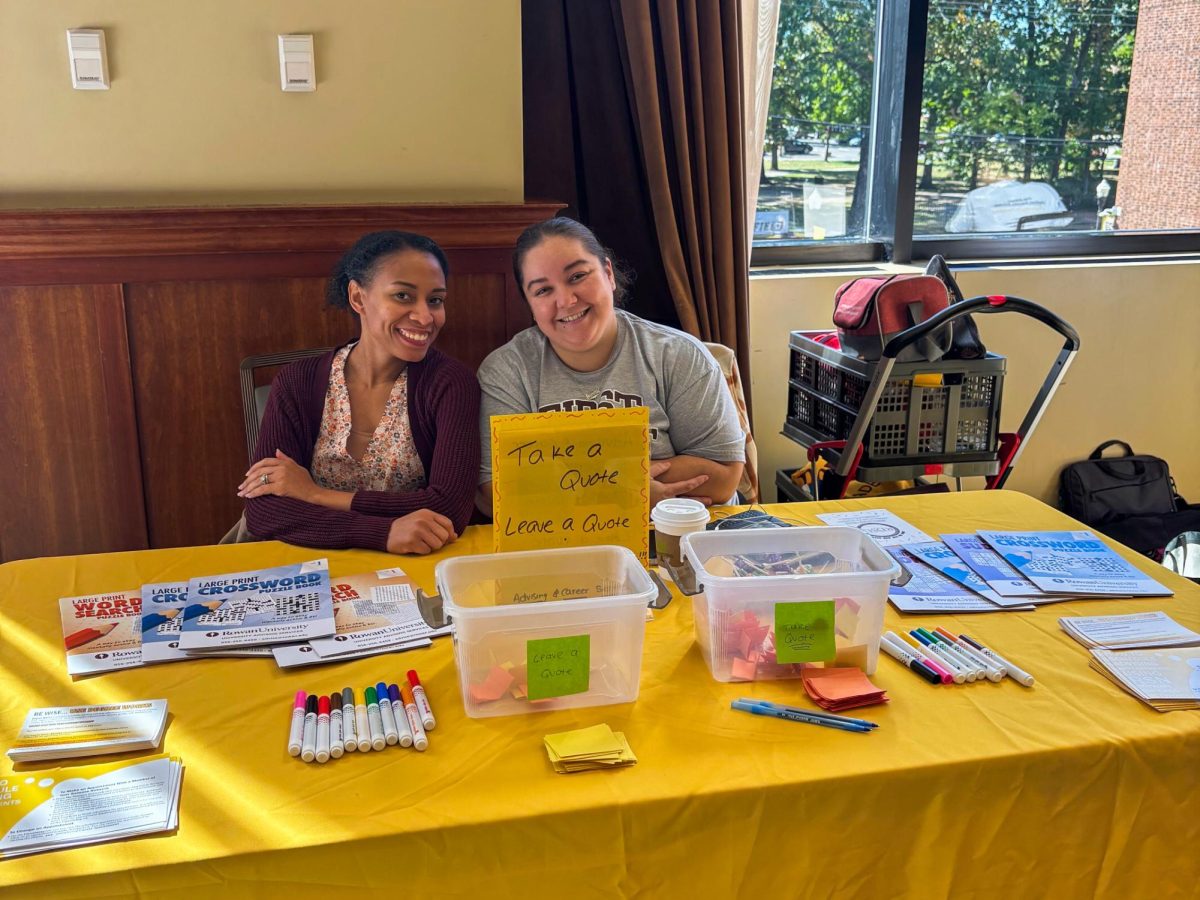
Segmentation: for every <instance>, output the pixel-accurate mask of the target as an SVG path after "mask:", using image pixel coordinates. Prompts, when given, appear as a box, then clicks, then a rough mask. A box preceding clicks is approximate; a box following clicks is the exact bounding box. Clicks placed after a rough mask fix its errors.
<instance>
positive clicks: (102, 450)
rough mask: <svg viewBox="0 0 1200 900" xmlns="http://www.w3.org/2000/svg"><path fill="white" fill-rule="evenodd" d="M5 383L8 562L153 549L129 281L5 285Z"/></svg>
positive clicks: (3, 551)
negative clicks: (133, 370) (127, 302)
mask: <svg viewBox="0 0 1200 900" xmlns="http://www.w3.org/2000/svg"><path fill="white" fill-rule="evenodd" d="M0 385H2V387H0V460H2V461H3V463H2V465H0V560H3V561H8V560H13V559H24V558H28V557H34V556H46V555H57V554H74V553H94V552H102V551H110V550H136V549H142V548H145V547H146V546H148V544H147V532H146V516H145V507H144V503H143V496H142V477H141V470H140V468H139V465H138V457H139V448H138V435H137V427H136V421H135V414H134V406H133V388H132V385H131V381H130V373H129V345H128V341H127V337H126V332H125V312H124V301H123V298H122V292H121V286H120V285H119V284H90V285H76V286H61V287H27V286H19V287H0ZM114 587H120V585H115V586H114Z"/></svg>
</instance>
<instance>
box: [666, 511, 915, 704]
mask: <svg viewBox="0 0 1200 900" xmlns="http://www.w3.org/2000/svg"><path fill="white" fill-rule="evenodd" d="M680 546H681V548H682V552H683V555H684V558H685V559H686V560H687V561H688V562H689V563H690V564H691V566H692V568H693V569H694V570H695V573H696V582H697V585H699V586H701V587H703V588H704V590H703V591H702V592H701V593H699V594H697V595H696V596H695V597H694V598H693V604H694V610H695V624H696V639H697V641H698V642H699V643H700V649H701V652H702V653H703V654H704V660H705V662H707V663H708V668H709V670H710V671H711V672H712V676H713V678H715V679H717V681H759V680H763V679H772V678H798V677H799V676H800V672H801V670H802V667H803V665H804V664H806V663H824V664H827V665H856V666H859V667H860V668H862V669H863V671H865V672H866V673H867V674H868V675H869V674H871V673H872V672H874V671H875V664H876V661H877V659H878V655H879V639H880V636H881V635H882V633H883V609H884V605H885V604H886V603H887V590H888V584H889V582H891V580H892V579H893V578H894V577H896V576H897V575H898V574H899V573H900V567H899V566H898V565H897V564H896V562H895V561H894V560H893V559H892V558H891V557H890V556H888V554H887V553H885V552H884V551H883V549H882V548H880V546H879V545H878V544H876V543H875V542H874V541H873V540H872V539H871V538H870V537H868V536H867V535H865V534H864V533H863V532H861V531H859V530H858V529H857V528H844V527H834V526H831V527H816V526H814V527H796V528H769V529H761V530H759V529H747V530H742V531H704V532H698V533H695V534H689V535H685V536H684V537H683V538H682V539H681V540H680Z"/></svg>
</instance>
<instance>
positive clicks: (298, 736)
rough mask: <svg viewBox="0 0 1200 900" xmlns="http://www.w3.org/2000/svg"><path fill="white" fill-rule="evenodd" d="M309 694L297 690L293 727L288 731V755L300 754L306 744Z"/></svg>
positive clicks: (293, 709)
mask: <svg viewBox="0 0 1200 900" xmlns="http://www.w3.org/2000/svg"><path fill="white" fill-rule="evenodd" d="M306 700H308V694H306V693H304V691H296V701H295V702H294V703H293V704H292V728H291V731H289V732H288V756H299V755H300V750H301V748H302V747H303V746H304V707H305V705H306V704H305V701H306Z"/></svg>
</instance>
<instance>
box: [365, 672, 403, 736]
mask: <svg viewBox="0 0 1200 900" xmlns="http://www.w3.org/2000/svg"><path fill="white" fill-rule="evenodd" d="M375 695H376V697H377V698H378V701H379V718H380V720H381V721H382V722H383V738H384V740H385V741H387V744H388V746H389V747H390V746H392V745H393V744H398V743H400V730H399V729H398V728H397V727H396V713H395V712H394V711H393V710H392V701H391V700H389V699H388V689H387V685H386V684H384V683H383V682H382V681H381V682H379V684H377V685H375ZM368 712H370V710H369V709H368Z"/></svg>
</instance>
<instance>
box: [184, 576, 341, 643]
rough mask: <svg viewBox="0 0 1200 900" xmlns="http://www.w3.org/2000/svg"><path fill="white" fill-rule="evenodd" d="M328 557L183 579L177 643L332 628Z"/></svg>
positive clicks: (305, 636)
mask: <svg viewBox="0 0 1200 900" xmlns="http://www.w3.org/2000/svg"><path fill="white" fill-rule="evenodd" d="M335 630H336V629H335V626H334V619H333V598H332V595H331V594H330V589H329V560H327V559H315V560H311V561H310V562H303V563H295V564H293V565H290V566H278V567H277V568H274V569H263V570H261V571H258V572H238V573H235V574H232V575H211V576H207V577H204V578H193V579H191V580H190V581H189V582H188V589H187V606H186V608H185V609H184V611H183V627H182V629H181V631H180V633H179V646H180V649H183V650H192V651H195V650H220V649H224V648H229V647H248V646H257V645H262V644H288V643H295V642H296V641H306V640H309V639H310V638H318V637H325V636H326V635H331V634H333V633H334V631H335Z"/></svg>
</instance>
